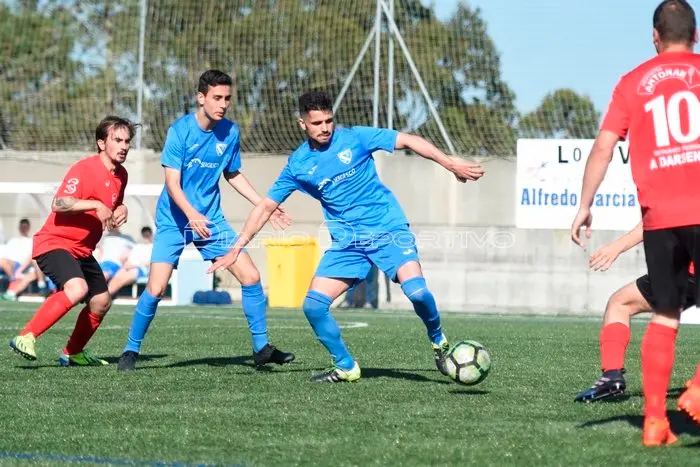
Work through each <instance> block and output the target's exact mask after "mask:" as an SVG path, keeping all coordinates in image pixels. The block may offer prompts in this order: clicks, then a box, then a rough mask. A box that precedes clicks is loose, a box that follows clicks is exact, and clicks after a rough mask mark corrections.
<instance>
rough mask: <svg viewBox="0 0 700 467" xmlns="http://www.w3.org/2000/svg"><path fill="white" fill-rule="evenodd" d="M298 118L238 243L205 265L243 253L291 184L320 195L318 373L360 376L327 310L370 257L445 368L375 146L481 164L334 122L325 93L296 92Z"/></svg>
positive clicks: (444, 346)
mask: <svg viewBox="0 0 700 467" xmlns="http://www.w3.org/2000/svg"><path fill="white" fill-rule="evenodd" d="M299 111H300V118H299V125H300V126H301V128H302V129H303V130H304V131H306V134H307V135H308V137H309V138H308V140H307V141H306V142H304V143H303V144H302V145H301V146H299V148H298V149H297V150H296V151H294V153H292V155H291V156H290V157H289V160H288V162H287V165H286V166H285V168H284V169H283V170H282V173H281V174H280V176H279V178H278V179H277V181H276V182H275V184H274V185H273V186H272V188H271V189H270V191H269V192H268V194H267V197H266V198H265V199H264V200H263V201H262V202H261V203H260V204H258V205H256V207H255V208H254V209H253V210H252V212H251V213H250V215H249V216H248V219H247V220H246V223H245V226H244V227H243V231H242V232H241V234H240V236H239V238H238V239H237V241H236V243H235V245H234V246H233V248H232V249H231V251H230V252H228V253H227V254H226V255H225V256H223V257H222V258H220V259H219V260H217V261H215V262H214V264H213V265H212V266H211V267H210V269H209V271H210V272H213V271H216V270H219V269H224V268H228V267H230V266H231V265H232V264H237V262H238V261H240V260H241V255H242V253H243V251H244V250H243V248H244V247H245V245H246V244H247V243H248V242H249V241H250V240H251V239H252V238H253V236H255V235H256V234H257V233H258V232H259V231H260V229H261V228H262V227H263V226H264V225H265V222H267V220H268V219H269V218H270V216H271V215H272V214H273V213H274V212H275V211H276V210H277V209H278V208H279V205H280V204H281V203H282V202H284V200H286V199H287V197H288V196H289V195H291V194H292V192H294V191H295V190H299V191H301V192H303V193H306V194H308V195H310V196H312V197H314V198H315V199H317V200H319V201H320V202H321V206H322V208H323V213H324V217H325V219H326V224H327V227H328V230H329V232H330V235H331V238H332V240H333V243H332V245H331V248H329V249H328V250H327V251H326V252H325V254H324V256H323V259H322V260H321V263H320V264H319V266H318V269H317V270H316V274H315V276H314V278H313V280H312V282H311V286H310V288H309V291H308V293H307V295H306V298H305V300H304V304H303V310H304V314H305V315H306V318H307V319H308V321H309V323H310V324H311V327H312V328H313V330H314V332H315V333H316V336H317V337H318V339H319V341H320V342H321V344H323V345H324V346H325V348H326V349H327V350H328V352H329V353H330V354H331V356H332V358H333V362H334V367H333V368H332V369H330V370H329V371H327V372H324V373H321V374H318V375H315V376H314V377H313V378H312V380H313V381H319V382H341V381H357V380H358V379H359V378H360V367H359V365H358V364H357V362H355V360H354V359H353V358H352V356H351V355H350V353H349V352H348V349H347V348H346V346H345V343H344V342H343V339H342V338H341V336H340V328H339V327H338V324H337V323H336V321H335V319H334V318H333V316H332V315H331V314H330V306H331V303H333V301H334V300H335V299H336V298H337V297H338V296H340V295H341V294H342V293H343V292H345V291H346V290H347V289H348V288H349V287H350V286H351V285H352V284H353V282H355V281H357V280H360V279H363V278H364V277H366V276H367V272H368V271H369V270H370V268H371V264H372V263H374V264H376V265H377V267H378V268H379V269H381V270H382V271H384V273H385V274H386V275H387V276H388V277H390V278H391V279H392V280H394V281H395V282H398V283H400V284H401V288H402V290H403V292H404V293H405V294H406V296H407V297H408V299H409V300H410V301H411V302H412V303H413V307H414V309H415V311H416V314H418V316H419V317H420V318H421V319H422V320H423V323H424V324H425V327H426V328H427V331H428V337H429V339H430V342H431V344H432V348H433V352H434V356H435V363H436V365H437V367H438V370H440V372H441V373H442V374H445V375H446V374H447V370H446V368H445V354H446V352H447V351H448V350H449V344H448V342H447V338H446V337H445V335H444V334H443V332H442V329H441V327H440V315H439V313H438V310H437V306H436V304H435V298H434V297H433V295H432V293H431V292H430V291H429V290H428V287H427V285H426V282H425V279H424V278H423V274H422V270H421V266H420V263H419V260H418V252H417V250H416V244H415V239H414V236H413V234H412V233H411V231H410V230H409V228H408V220H407V219H406V216H405V215H404V213H403V210H402V209H401V207H400V206H399V203H398V201H397V200H396V198H395V197H394V195H393V194H392V193H391V191H389V189H388V188H387V187H386V186H384V185H383V184H382V182H381V181H380V180H379V176H378V175H377V170H376V167H375V165H374V159H373V158H372V153H373V152H374V151H378V150H384V151H389V152H393V151H394V150H395V149H403V148H408V149H411V150H413V151H414V152H415V153H417V154H418V155H420V156H422V157H424V158H426V159H429V160H432V161H434V162H436V163H438V164H440V165H441V166H442V167H444V168H445V169H447V170H449V171H450V172H452V173H453V174H454V175H455V176H456V177H457V179H458V180H459V181H461V182H466V181H467V180H478V179H479V178H481V176H482V175H483V174H484V171H483V169H482V168H481V166H479V165H478V164H474V163H470V162H466V161H463V160H460V159H456V158H451V157H448V156H446V155H445V154H443V153H442V152H441V151H440V150H438V149H437V148H436V147H435V146H433V145H432V144H430V143H429V142H428V141H426V140H425V139H423V138H421V137H418V136H415V135H410V134H406V133H399V132H398V131H394V130H387V129H379V128H367V127H353V128H339V129H335V130H334V121H333V110H332V103H331V100H330V97H329V96H328V95H327V94H325V93H323V92H310V93H307V94H304V95H303V96H301V97H300V98H299Z"/></svg>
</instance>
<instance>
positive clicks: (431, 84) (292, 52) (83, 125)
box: [0, 0, 597, 155]
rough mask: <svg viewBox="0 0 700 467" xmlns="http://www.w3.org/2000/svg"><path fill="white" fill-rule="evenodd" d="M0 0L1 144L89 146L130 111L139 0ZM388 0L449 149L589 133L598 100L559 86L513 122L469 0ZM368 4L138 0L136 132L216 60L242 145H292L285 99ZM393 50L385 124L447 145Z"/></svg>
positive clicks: (327, 62) (492, 52)
mask: <svg viewBox="0 0 700 467" xmlns="http://www.w3.org/2000/svg"><path fill="white" fill-rule="evenodd" d="M2 1H3V0H0V41H1V42H0V48H1V49H0V50H2V57H3V60H2V61H0V93H1V94H2V96H3V102H4V103H5V105H4V106H3V108H1V109H0V138H1V140H0V144H2V145H4V146H5V147H10V148H15V149H50V150H59V149H87V148H90V147H92V146H93V142H92V139H93V135H92V131H93V128H94V126H95V124H96V122H97V121H98V120H99V119H100V118H102V117H103V116H104V115H107V114H109V113H116V114H119V115H123V116H126V117H129V118H135V117H136V96H137V92H136V91H137V74H138V68H137V65H138V37H139V0H123V1H120V2H110V1H107V0H84V1H80V0H54V1H43V0H21V1H20V0H17V1H12V2H9V0H5V2H6V3H4V4H3V3H1V2H2ZM395 3H396V14H395V19H396V23H397V25H398V27H399V30H400V32H401V34H402V36H403V38H404V40H405V42H406V45H407V47H408V48H409V49H410V51H411V54H412V57H413V59H414V61H415V63H416V66H417V68H418V69H419V71H420V73H421V75H422V77H423V79H424V81H425V85H426V87H427V90H428V92H429V94H430V95H431V97H432V100H433V103H434V104H435V107H436V108H437V110H438V112H439V114H440V116H441V117H442V119H443V121H444V123H445V126H446V127H447V132H448V133H449V135H450V137H451V138H452V141H453V143H454V145H455V147H456V150H457V152H458V153H460V154H484V155H508V154H512V153H513V152H514V149H515V139H516V136H517V135H519V134H528V135H536V134H541V135H549V134H552V135H556V134H559V133H561V132H562V131H565V132H566V135H569V136H576V137H578V136H580V135H581V134H588V133H586V131H587V130H585V129H586V128H588V127H587V126H586V124H584V123H582V122H583V121H586V119H588V118H589V116H590V115H597V114H596V113H595V109H593V107H592V104H590V101H589V100H587V99H584V98H579V97H578V96H576V95H575V94H572V95H570V94H567V92H568V91H558V92H557V93H555V94H554V95H553V97H551V99H550V100H551V102H549V101H547V99H546V100H545V102H544V103H543V105H542V107H541V108H540V109H538V111H536V112H534V113H533V114H531V115H528V116H526V117H525V118H523V119H522V120H521V123H520V125H521V127H520V128H518V127H517V126H516V125H517V122H518V117H519V116H518V113H517V111H516V108H515V105H514V100H515V95H514V93H513V91H512V90H511V89H510V88H509V87H508V85H507V84H506V83H505V82H504V81H503V79H502V77H501V71H500V67H501V64H500V58H499V54H498V52H497V50H496V47H495V44H494V43H493V41H492V40H491V38H490V37H489V36H488V33H487V28H486V24H485V23H484V21H483V19H482V17H481V13H480V11H479V10H478V9H472V8H470V7H468V6H467V5H466V4H463V3H462V4H460V5H459V7H458V9H457V11H456V13H455V14H454V16H453V17H452V18H450V19H449V20H448V21H446V22H440V21H438V20H437V19H436V17H435V15H434V14H433V11H432V10H431V9H430V8H426V7H424V6H423V5H422V4H421V2H420V1H419V0H395ZM375 8H376V3H375V1H374V0H343V1H342V2H341V1H338V0H229V1H226V2H222V1H220V0H198V1H196V2H195V1H186V0H149V1H148V11H147V17H146V24H147V26H146V38H145V67H144V82H145V87H144V108H143V121H142V123H143V124H144V141H143V143H144V146H145V147H150V148H153V149H155V150H159V149H160V148H162V145H163V143H164V138H165V133H166V130H167V127H168V126H169V125H170V123H172V121H173V120H175V119H176V118H178V117H180V116H182V115H184V114H185V113H187V112H190V111H193V110H194V109H195V108H196V107H195V99H194V96H195V87H196V82H197V78H198V77H199V75H200V74H201V73H202V72H203V71H204V70H206V69H209V68H218V69H221V70H222V71H225V72H228V73H230V74H231V75H232V76H233V77H234V81H235V85H234V102H233V108H232V110H231V112H230V115H231V116H232V117H233V118H234V119H235V120H236V121H237V122H238V123H239V125H240V127H241V131H242V146H243V150H245V151H249V152H276V153H279V152H287V151H289V150H290V149H292V148H294V147H295V146H296V145H297V144H299V142H300V141H301V140H302V137H303V135H302V133H301V132H300V131H299V129H298V128H297V125H296V123H295V121H294V118H295V115H296V99H297V98H298V96H299V95H300V94H301V93H303V92H304V91H307V90H311V89H325V90H327V91H329V92H330V93H331V94H332V95H333V96H337V95H338V93H339V91H340V89H341V87H342V85H343V83H344V81H345V80H346V78H347V76H348V74H349V72H350V69H351V67H352V64H353V62H354V61H355V59H356V58H357V55H358V53H359V51H360V49H361V47H362V44H363V43H364V42H365V40H366V38H367V35H368V33H369V31H370V29H371V28H372V25H373V24H374V13H375V11H376V10H375ZM30 31H31V32H30ZM388 36H389V32H388V27H387V25H386V24H384V26H383V27H382V40H383V42H382V44H383V46H382V50H381V52H382V53H381V66H382V70H383V71H382V74H381V77H380V86H381V93H380V99H381V101H382V104H383V105H382V106H381V107H380V115H379V117H380V120H379V121H380V125H381V126H384V125H386V122H387V108H386V97H387V89H388V86H389V83H388V80H387V73H386V70H387V57H388V53H387V48H388V47H387V44H388V41H387V39H388ZM373 51H374V47H373V46H372V47H370V52H369V53H368V54H367V56H365V59H364V60H363V62H362V64H361V66H360V68H359V70H358V73H357V75H356V77H355V79H354V80H353V82H352V84H351V86H350V88H349V89H348V92H347V94H346V96H345V98H344V100H343V103H342V105H341V107H340V109H339V112H338V115H337V121H338V123H339V124H341V125H371V124H372V102H373V91H374V79H373V58H374V57H373ZM394 56H395V81H394V83H393V90H394V98H395V102H394V122H393V126H394V127H395V128H398V129H401V130H407V131H413V132H417V133H419V134H422V135H424V136H426V137H428V138H429V139H430V140H432V141H433V142H434V143H436V144H437V145H439V146H442V147H443V148H446V145H445V144H444V141H443V138H442V136H441V133H440V131H439V128H438V126H437V124H436V121H435V119H434V118H432V117H431V115H430V113H429V111H428V106H427V105H426V103H425V100H424V98H423V96H422V94H421V92H420V90H419V86H418V83H417V82H416V80H415V77H414V76H413V74H412V72H411V70H410V69H409V67H408V64H407V61H406V60H405V58H404V56H403V54H402V52H401V50H400V48H399V46H398V43H395V55H394ZM571 99H574V100H571ZM589 105H590V107H588V106H589ZM567 106H570V107H571V110H568V111H567V110H566V108H567ZM593 120H595V118H593ZM582 129H584V130H585V131H584V130H582ZM580 131H584V132H583V133H581V132H580Z"/></svg>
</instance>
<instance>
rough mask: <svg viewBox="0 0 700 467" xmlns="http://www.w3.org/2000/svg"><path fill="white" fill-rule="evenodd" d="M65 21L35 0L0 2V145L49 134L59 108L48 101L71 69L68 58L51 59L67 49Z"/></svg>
mask: <svg viewBox="0 0 700 467" xmlns="http://www.w3.org/2000/svg"><path fill="white" fill-rule="evenodd" d="M68 22H69V19H68V17H67V15H65V14H64V13H63V12H60V11H59V12H57V13H56V15H53V16H51V15H46V14H43V13H42V12H41V11H39V10H37V9H36V2H29V1H24V2H21V3H20V4H19V5H17V6H16V8H15V9H10V8H9V7H8V6H7V5H4V4H0V44H1V45H0V47H2V56H3V57H4V58H3V60H0V95H2V102H3V105H2V107H0V149H3V148H15V149H31V148H33V147H36V145H37V142H38V141H42V140H44V139H45V138H47V137H48V136H49V135H50V133H51V128H52V125H53V123H54V120H53V119H52V116H54V117H55V116H56V114H57V113H58V112H59V111H60V110H61V109H60V107H55V106H54V105H52V104H53V102H55V100H56V98H57V96H59V95H60V94H61V93H62V90H63V87H64V86H65V85H66V83H67V82H68V81H69V80H70V76H71V71H72V70H71V63H70V62H69V61H66V60H54V58H55V57H66V56H67V55H68V53H69V51H70V49H71V46H72V42H71V38H70V36H69V35H68V34H62V33H61V29H62V28H63V27H65V26H66V25H67V24H68ZM27 31H31V34H27ZM47 63H51V65H52V66H47ZM47 130H48V131H47Z"/></svg>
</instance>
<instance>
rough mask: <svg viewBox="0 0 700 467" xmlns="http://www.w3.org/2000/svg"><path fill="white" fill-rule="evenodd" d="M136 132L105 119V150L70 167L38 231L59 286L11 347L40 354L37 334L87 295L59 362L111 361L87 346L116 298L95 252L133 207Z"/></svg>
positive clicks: (99, 135)
mask: <svg viewBox="0 0 700 467" xmlns="http://www.w3.org/2000/svg"><path fill="white" fill-rule="evenodd" d="M133 136H134V126H133V124H132V123H131V122H129V121H128V120H125V119H122V118H119V117H107V118H105V119H104V120H102V121H101V122H100V124H99V125H98V126H97V129H96V131H95V140H96V142H97V148H98V150H99V152H98V153H97V154H96V155H93V156H90V157H87V158H85V159H82V160H80V161H78V162H76V163H75V164H73V166H72V167H71V168H70V169H69V170H68V173H67V174H66V176H65V177H64V179H63V183H61V186H60V187H59V188H58V191H57V192H56V196H55V197H54V199H53V203H52V205H51V211H52V212H51V214H50V215H49V217H48V219H47V220H46V223H45V224H44V226H43V227H42V228H41V230H39V231H38V232H37V233H36V234H35V235H34V245H33V251H32V257H33V258H34V259H35V260H36V262H37V264H38V265H39V268H40V269H41V270H42V271H43V272H44V274H46V275H47V276H48V277H49V278H51V280H52V281H53V282H54V284H56V287H57V289H58V292H57V293H55V294H53V295H52V296H50V297H49V298H48V299H47V300H46V301H45V302H44V303H43V304H42V306H41V307H40V308H39V309H38V310H37V312H36V313H35V314H34V316H33V317H32V319H31V320H30V321H29V323H27V325H26V326H25V328H24V329H23V330H22V332H21V333H20V335H19V336H17V337H15V338H14V339H12V340H11V341H10V347H12V349H13V350H14V351H15V352H17V353H19V354H20V355H22V356H23V357H25V358H27V359H29V360H36V350H35V348H34V347H35V340H36V339H37V338H38V337H39V336H41V335H42V334H43V333H44V332H45V331H46V330H47V329H49V328H50V327H51V326H53V325H54V324H56V322H57V321H58V320H59V319H61V318H62V317H63V316H64V315H65V314H66V313H67V312H68V311H69V310H70V309H71V308H73V307H74V306H75V305H76V304H78V303H81V302H83V301H85V302H86V305H85V308H83V310H82V311H81V312H80V315H79V316H78V320H77V322H76V323H75V329H74V330H73V334H72V335H71V336H70V339H68V344H67V345H66V347H65V348H64V349H63V355H61V357H60V359H59V363H61V365H64V366H68V365H106V364H107V362H106V361H104V360H101V359H98V358H95V357H94V356H92V354H91V353H90V352H89V351H87V350H85V345H86V344H87V342H88V341H89V340H90V338H91V337H92V335H93V334H94V333H95V331H97V328H98V327H99V326H100V323H101V322H102V319H103V318H104V316H105V313H107V310H109V308H110V306H111V304H112V300H111V298H110V295H109V292H108V289H107V282H106V281H105V278H104V274H103V273H102V269H101V268H100V265H99V264H98V262H97V260H96V259H95V258H94V257H93V256H92V252H93V251H94V250H95V247H96V246H97V242H99V241H100V238H101V237H102V232H103V231H104V230H105V228H110V227H112V226H117V227H118V226H120V225H122V224H124V223H125V222H126V219H127V214H128V213H127V209H126V206H124V204H122V201H123V200H124V188H125V187H126V183H127V173H126V169H125V168H124V167H123V166H122V164H123V163H124V161H125V160H126V155H127V153H128V152H129V144H130V142H131V138H132V137H133Z"/></svg>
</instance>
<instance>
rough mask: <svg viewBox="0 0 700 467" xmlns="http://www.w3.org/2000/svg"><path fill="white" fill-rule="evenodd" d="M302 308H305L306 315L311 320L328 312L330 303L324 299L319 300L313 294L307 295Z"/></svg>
mask: <svg viewBox="0 0 700 467" xmlns="http://www.w3.org/2000/svg"><path fill="white" fill-rule="evenodd" d="M301 308H302V310H304V316H306V319H308V320H309V321H313V320H315V319H318V318H320V317H323V316H324V315H325V314H326V313H328V304H327V303H325V302H324V301H321V300H318V299H317V298H316V297H314V296H312V295H307V296H306V298H305V299H304V303H303V304H302V307H301Z"/></svg>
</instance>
